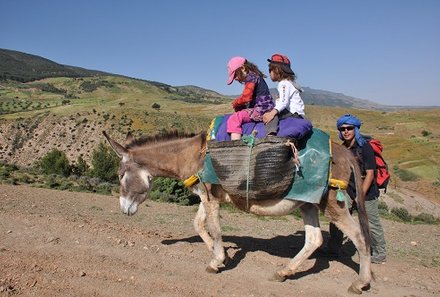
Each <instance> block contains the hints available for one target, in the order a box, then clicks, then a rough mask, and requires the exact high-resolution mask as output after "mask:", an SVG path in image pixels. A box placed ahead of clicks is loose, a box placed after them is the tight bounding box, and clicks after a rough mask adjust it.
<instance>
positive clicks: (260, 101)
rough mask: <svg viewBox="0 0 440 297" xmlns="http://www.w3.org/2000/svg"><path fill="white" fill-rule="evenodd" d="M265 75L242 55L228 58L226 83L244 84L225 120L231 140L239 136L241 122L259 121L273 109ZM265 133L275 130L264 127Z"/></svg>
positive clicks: (272, 132)
mask: <svg viewBox="0 0 440 297" xmlns="http://www.w3.org/2000/svg"><path fill="white" fill-rule="evenodd" d="M265 77H266V76H265V75H264V74H263V73H262V72H261V71H260V70H259V69H258V67H257V66H256V65H255V64H253V63H251V62H249V61H247V60H246V59H245V58H243V57H233V58H232V59H230V60H229V62H228V82H227V83H228V85H229V84H231V83H232V82H233V81H234V80H236V81H238V82H239V83H242V84H244V90H243V93H242V94H241V95H240V96H239V97H238V98H236V99H235V100H234V101H233V102H232V107H233V108H234V111H235V112H234V113H233V114H232V115H231V116H230V117H229V118H228V121H227V132H228V133H230V134H231V140H238V139H240V138H241V134H242V129H241V126H242V124H244V123H248V122H251V121H256V122H261V121H262V120H263V114H265V113H267V112H268V111H270V110H272V109H273V107H274V105H275V104H274V102H273V99H272V96H271V95H270V92H269V88H268V86H267V84H266V81H265V80H264V78H265ZM276 128H277V127H276ZM266 134H276V130H275V131H272V130H269V129H267V127H266Z"/></svg>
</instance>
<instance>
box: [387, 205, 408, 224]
mask: <svg viewBox="0 0 440 297" xmlns="http://www.w3.org/2000/svg"><path fill="white" fill-rule="evenodd" d="M391 213H392V214H394V215H396V216H397V217H398V218H399V219H401V220H402V221H403V222H411V220H412V217H411V215H410V214H409V212H408V210H407V209H406V208H403V207H397V208H396V207H395V208H393V209H392V210H391Z"/></svg>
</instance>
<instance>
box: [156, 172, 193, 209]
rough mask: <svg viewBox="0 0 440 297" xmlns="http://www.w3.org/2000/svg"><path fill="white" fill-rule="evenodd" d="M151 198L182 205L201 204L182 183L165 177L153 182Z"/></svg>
mask: <svg viewBox="0 0 440 297" xmlns="http://www.w3.org/2000/svg"><path fill="white" fill-rule="evenodd" d="M149 198H150V199H152V200H157V201H164V202H173V203H178V204H182V205H193V204H196V203H198V202H200V200H199V197H198V196H196V195H194V194H193V193H191V192H190V191H189V190H188V189H187V188H185V186H184V185H183V183H182V182H181V181H178V180H175V179H172V178H165V177H158V178H156V179H154V180H153V185H152V188H151V191H150V193H149Z"/></svg>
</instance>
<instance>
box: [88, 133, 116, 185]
mask: <svg viewBox="0 0 440 297" xmlns="http://www.w3.org/2000/svg"><path fill="white" fill-rule="evenodd" d="M119 161H120V159H119V157H118V155H116V153H115V152H114V151H113V149H111V148H110V147H109V146H108V145H105V144H104V143H103V142H101V143H100V144H99V145H98V147H97V148H96V149H95V150H94V151H93V153H92V169H91V170H90V175H91V176H92V177H97V178H99V179H101V180H103V181H106V182H110V183H116V182H117V181H118V167H119Z"/></svg>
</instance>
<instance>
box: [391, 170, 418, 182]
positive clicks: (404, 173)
mask: <svg viewBox="0 0 440 297" xmlns="http://www.w3.org/2000/svg"><path fill="white" fill-rule="evenodd" d="M396 175H397V176H398V177H399V178H400V179H401V180H402V181H416V180H418V179H419V177H418V176H417V174H415V173H412V172H411V171H408V170H406V169H398V170H396Z"/></svg>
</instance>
